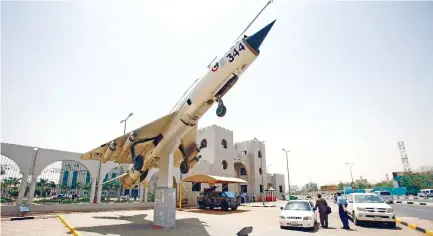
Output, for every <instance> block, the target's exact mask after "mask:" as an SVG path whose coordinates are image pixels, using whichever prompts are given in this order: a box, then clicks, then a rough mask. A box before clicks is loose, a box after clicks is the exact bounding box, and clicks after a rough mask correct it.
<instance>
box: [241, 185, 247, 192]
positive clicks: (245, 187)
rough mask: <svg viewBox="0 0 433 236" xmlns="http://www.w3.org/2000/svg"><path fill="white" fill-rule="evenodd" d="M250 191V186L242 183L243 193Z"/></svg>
mask: <svg viewBox="0 0 433 236" xmlns="http://www.w3.org/2000/svg"><path fill="white" fill-rule="evenodd" d="M246 192H248V188H247V186H246V185H241V193H246Z"/></svg>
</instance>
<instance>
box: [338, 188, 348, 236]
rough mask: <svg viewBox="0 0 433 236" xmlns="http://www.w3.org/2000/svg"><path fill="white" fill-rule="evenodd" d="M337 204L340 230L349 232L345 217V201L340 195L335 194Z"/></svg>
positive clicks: (346, 217)
mask: <svg viewBox="0 0 433 236" xmlns="http://www.w3.org/2000/svg"><path fill="white" fill-rule="evenodd" d="M337 204H338V214H339V215H340V220H341V223H343V227H341V228H342V229H346V230H349V229H350V228H349V217H348V216H347V209H346V207H347V201H346V199H344V197H343V196H341V193H340V192H338V193H337Z"/></svg>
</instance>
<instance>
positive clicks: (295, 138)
mask: <svg viewBox="0 0 433 236" xmlns="http://www.w3.org/2000/svg"><path fill="white" fill-rule="evenodd" d="M103 2H104V3H102V1H99V2H97V1H86V3H84V2H83V1H80V2H77V1H75V2H51V1H47V2H18V1H16V2H2V3H1V8H2V9H1V14H2V15H1V23H2V26H1V27H2V29H1V34H2V35H1V40H2V41H1V50H2V51H1V56H2V58H1V59H2V62H1V66H2V71H1V76H2V88H1V93H2V94H1V98H2V103H1V105H2V110H1V114H2V115H1V119H2V123H1V124H2V129H1V136H2V137H1V140H2V141H3V142H10V143H17V144H23V145H33V146H38V147H44V148H51V149H60V150H67V151H75V152H85V151H89V150H90V149H92V148H94V147H96V146H98V145H99V144H101V143H102V142H105V141H109V140H110V139H112V138H114V137H117V136H118V135H120V134H122V133H123V125H122V124H120V123H119V121H120V120H121V119H123V118H125V117H126V116H127V115H128V113H129V112H133V113H134V115H133V117H131V118H130V119H129V120H128V129H129V130H130V129H132V128H137V127H140V126H142V125H144V124H145V123H147V122H149V121H152V120H154V119H156V118H158V117H160V116H163V115H166V114H167V113H168V112H169V111H170V110H171V108H172V107H173V106H174V105H175V103H176V102H177V101H178V99H179V98H180V97H181V96H182V94H183V93H184V91H185V90H186V89H187V88H188V87H189V86H190V84H191V83H192V82H193V81H194V80H195V79H196V78H198V77H200V76H201V75H203V73H204V72H205V71H206V66H207V64H208V63H209V62H210V61H211V60H212V59H213V58H214V57H215V56H217V55H221V54H223V53H225V52H226V50H227V49H228V48H229V47H230V46H231V43H232V42H233V41H234V40H235V38H236V37H237V36H238V35H239V34H240V33H241V32H242V30H243V29H244V28H245V27H246V26H247V25H248V23H249V22H250V21H251V20H252V19H253V18H254V16H255V15H256V14H257V13H258V12H259V10H260V9H261V8H262V7H263V6H264V5H265V3H266V1H264V0H262V1H251V0H249V1H228V0H225V1H217V2H216V1H192V0H191V1H140V2H138V1H132V2H129V1H128V3H125V2H124V1H112V2H111V1H103ZM274 19H277V22H276V24H275V25H274V28H273V29H272V31H271V32H270V34H269V35H268V37H267V39H266V41H265V42H264V43H263V45H262V47H261V55H260V56H259V57H258V59H257V60H256V61H255V62H254V64H253V65H252V66H251V67H250V68H249V69H248V70H247V71H246V73H244V74H243V76H242V77H241V78H240V81H239V82H238V83H237V84H236V86H235V87H234V88H233V89H232V90H231V91H230V92H229V93H228V94H227V95H226V97H225V100H224V102H225V104H226V106H227V109H228V111H227V115H226V116H225V117H224V118H218V117H216V115H215V111H214V109H215V108H212V110H210V111H209V112H208V113H207V114H206V115H205V116H204V117H203V119H202V120H201V123H200V127H204V126H208V125H212V124H217V125H219V126H222V127H225V128H228V129H230V130H233V131H234V136H235V137H234V138H235V141H244V140H249V139H253V138H254V137H257V138H258V139H261V140H265V141H266V148H267V158H268V163H269V164H272V166H271V167H270V170H271V171H272V172H279V173H286V159H285V154H284V152H283V151H282V150H281V148H286V149H290V150H292V152H291V153H290V154H289V158H290V160H289V164H290V168H291V181H292V183H293V184H298V185H301V184H305V183H307V182H308V181H309V176H311V179H312V181H313V182H318V183H319V184H329V183H337V182H338V181H339V180H343V181H350V173H349V168H348V166H347V165H345V162H348V161H349V162H354V163H355V164H354V166H353V172H354V175H355V177H356V178H359V176H360V175H362V176H363V177H364V178H367V179H369V180H371V181H379V180H382V179H384V178H385V174H386V173H388V174H389V175H390V176H391V172H392V171H399V170H402V165H401V163H400V155H399V151H398V148H397V141H400V140H403V141H404V142H405V143H406V147H407V151H408V156H409V162H410V164H411V165H412V167H414V168H417V167H419V166H420V165H432V164H433V149H432V146H433V43H432V42H433V25H432V22H433V2H299V1H296V2H291V1H275V2H274V3H273V4H272V5H271V6H269V8H268V9H267V10H266V11H265V12H264V13H263V15H262V16H261V17H260V18H259V19H258V20H257V21H256V22H255V23H254V25H253V26H252V27H251V28H250V30H249V31H248V32H247V34H251V33H254V32H255V31H256V30H258V29H260V28H261V27H263V26H264V25H266V24H267V23H269V22H271V21H272V20H274Z"/></svg>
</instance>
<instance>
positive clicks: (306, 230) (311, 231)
mask: <svg viewBox="0 0 433 236" xmlns="http://www.w3.org/2000/svg"><path fill="white" fill-rule="evenodd" d="M319 228H320V223H316V224H315V225H314V229H307V228H298V227H287V228H286V230H287V229H289V230H293V231H298V232H308V233H317V231H319ZM330 228H331V227H329V228H328V229H330Z"/></svg>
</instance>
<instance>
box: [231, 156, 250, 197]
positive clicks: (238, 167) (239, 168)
mask: <svg viewBox="0 0 433 236" xmlns="http://www.w3.org/2000/svg"><path fill="white" fill-rule="evenodd" d="M233 165H234V170H235V177H236V178H239V179H243V180H245V181H247V182H248V175H249V173H250V172H249V170H248V168H247V166H246V164H245V163H244V162H240V161H237V162H235V163H234V164H233ZM248 191H249V189H248V185H247V184H238V187H237V192H238V193H245V192H248Z"/></svg>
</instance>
